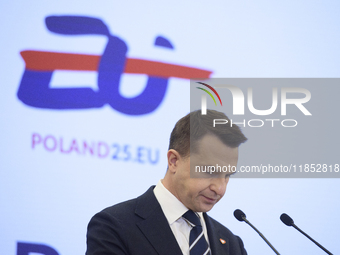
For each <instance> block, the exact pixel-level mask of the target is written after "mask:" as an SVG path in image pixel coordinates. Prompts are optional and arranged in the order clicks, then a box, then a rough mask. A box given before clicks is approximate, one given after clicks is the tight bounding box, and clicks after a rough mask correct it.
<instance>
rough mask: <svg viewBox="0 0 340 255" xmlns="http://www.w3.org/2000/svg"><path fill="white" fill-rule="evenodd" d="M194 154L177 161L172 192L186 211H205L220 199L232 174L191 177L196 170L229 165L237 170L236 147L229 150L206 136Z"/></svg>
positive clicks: (213, 138)
mask: <svg viewBox="0 0 340 255" xmlns="http://www.w3.org/2000/svg"><path fill="white" fill-rule="evenodd" d="M197 146H198V147H197V153H191V155H190V157H187V158H180V159H179V160H178V168H177V170H176V172H175V174H174V182H173V193H174V195H175V196H176V197H177V198H178V199H179V200H180V201H181V202H182V203H183V204H184V205H185V206H186V207H188V208H189V209H191V210H193V211H196V212H207V211H209V210H211V209H212V208H213V206H214V205H215V204H216V203H217V202H218V201H219V200H220V199H221V198H222V197H223V195H224V193H225V191H226V188H227V184H228V181H229V176H230V174H231V172H222V173H218V174H216V173H215V174H210V172H206V173H201V175H199V178H192V176H190V167H191V171H192V173H193V172H195V169H197V167H198V166H199V167H201V168H200V169H204V167H205V166H217V165H218V166H222V167H223V166H229V165H230V167H232V166H234V167H236V165H237V160H238V148H230V147H228V146H226V145H225V144H223V143H222V142H221V141H220V140H219V139H218V138H217V137H216V136H215V135H210V134H208V135H205V136H204V137H203V138H202V139H201V140H200V141H199V142H198V144H197Z"/></svg>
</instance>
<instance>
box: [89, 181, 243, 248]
mask: <svg viewBox="0 0 340 255" xmlns="http://www.w3.org/2000/svg"><path fill="white" fill-rule="evenodd" d="M153 189H154V186H153V187H151V188H150V189H149V190H148V191H147V192H145V193H144V194H143V195H141V196H140V197H138V198H136V199H133V200H129V201H126V202H123V203H120V204H117V205H114V206H111V207H109V208H106V209H104V210H103V211H101V212H99V213H97V214H96V215H95V216H93V218H92V219H91V221H90V223H89V225H88V229H87V251H86V255H113V254H115V255H123V254H124V255H181V254H182V251H181V249H180V248H179V246H178V244H177V241H176V238H175V237H174V235H173V233H172V231H171V228H170V226H169V223H168V221H167V219H166V218H165V216H164V214H163V211H162V208H161V206H160V205H159V203H158V201H157V199H156V197H155V195H154V193H153ZM203 215H204V219H205V223H206V226H207V232H208V236H209V242H210V248H211V251H212V254H213V255H224V254H228V255H246V254H247V252H246V251H245V249H244V247H243V242H242V240H241V239H240V238H239V237H238V236H235V235H234V234H233V233H232V232H230V230H229V229H227V228H226V227H224V226H223V225H222V224H220V223H218V222H217V221H215V220H214V219H212V218H210V217H209V216H208V215H207V214H206V213H204V214H203ZM220 239H222V242H223V240H224V241H225V243H224V242H223V243H224V244H223V243H222V242H221V240H220Z"/></svg>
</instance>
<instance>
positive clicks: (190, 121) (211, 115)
mask: <svg viewBox="0 0 340 255" xmlns="http://www.w3.org/2000/svg"><path fill="white" fill-rule="evenodd" d="M214 119H225V120H227V121H228V124H225V125H216V126H215V127H213V122H214ZM190 134H191V135H190ZM206 134H212V135H215V136H217V137H218V138H219V139H220V140H221V141H222V142H223V143H224V144H225V145H227V146H229V147H231V148H236V147H238V146H240V144H241V143H244V142H245V141H247V138H246V137H245V136H244V134H243V133H242V131H241V129H240V128H239V127H238V126H237V125H234V124H233V125H232V126H231V125H230V120H229V118H228V117H227V116H226V115H225V114H224V113H222V112H218V111H215V110H207V114H206V115H202V114H201V111H200V110H197V111H193V112H190V113H189V114H188V115H186V116H184V117H183V118H181V119H180V120H179V121H178V122H177V123H176V125H175V127H174V129H173V130H172V132H171V136H170V143H169V150H170V149H174V150H176V151H177V152H178V153H179V154H180V155H181V156H182V157H187V156H189V155H190V147H191V150H192V151H193V152H196V151H195V150H196V144H197V142H198V141H200V140H201V139H202V138H203V136H205V135H206ZM190 143H191V146H190Z"/></svg>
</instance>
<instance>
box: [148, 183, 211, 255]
mask: <svg viewBox="0 0 340 255" xmlns="http://www.w3.org/2000/svg"><path fill="white" fill-rule="evenodd" d="M153 192H154V194H155V196H156V198H157V200H158V203H159V204H160V205H161V208H162V210H163V213H164V215H165V218H166V219H167V220H168V223H169V225H170V228H171V230H172V233H173V234H174V236H175V238H176V240H177V243H178V245H179V247H180V248H181V250H182V253H183V254H184V255H189V254H190V253H189V236H190V231H191V229H192V226H191V225H190V224H189V223H188V222H187V221H186V220H185V219H184V218H182V215H183V214H184V213H185V212H186V211H188V210H189V209H188V208H187V207H186V206H185V205H183V204H182V203H181V202H180V201H179V200H178V199H177V198H176V197H175V196H174V195H173V194H172V193H171V192H170V191H169V190H167V189H166V188H165V187H164V185H163V184H162V181H161V180H160V181H159V182H158V183H157V185H156V187H155V188H154V190H153ZM196 214H198V216H199V218H200V221H201V224H202V227H203V232H204V236H205V239H206V240H207V243H208V245H209V239H208V233H207V227H206V225H205V221H204V218H203V213H201V212H198V213H196Z"/></svg>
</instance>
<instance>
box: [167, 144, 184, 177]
mask: <svg viewBox="0 0 340 255" xmlns="http://www.w3.org/2000/svg"><path fill="white" fill-rule="evenodd" d="M167 156H168V171H170V172H176V170H177V166H178V160H180V158H181V156H180V155H179V153H178V152H177V151H176V150H174V149H170V150H169V151H168V154H167Z"/></svg>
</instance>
